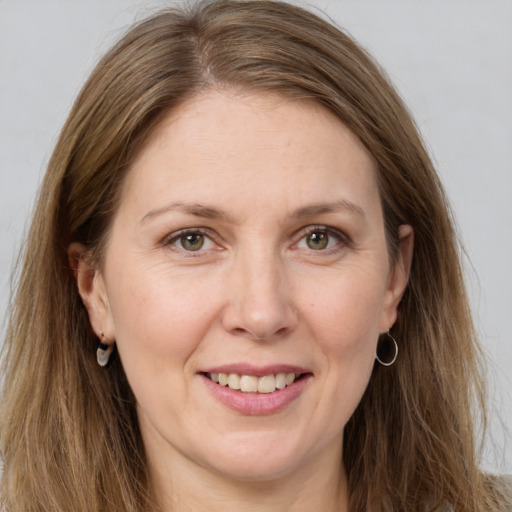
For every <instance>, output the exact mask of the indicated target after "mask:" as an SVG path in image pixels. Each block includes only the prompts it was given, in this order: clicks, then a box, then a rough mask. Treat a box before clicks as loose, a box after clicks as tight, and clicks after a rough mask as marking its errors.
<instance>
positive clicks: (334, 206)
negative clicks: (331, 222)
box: [292, 199, 365, 220]
mask: <svg viewBox="0 0 512 512" xmlns="http://www.w3.org/2000/svg"><path fill="white" fill-rule="evenodd" d="M341 211H348V212H350V213H354V214H356V215H357V216H358V217H362V218H363V219H364V218H365V214H364V210H363V209H362V208H361V207H360V206H358V205H357V204H355V203H353V202H351V201H347V200H346V199H340V200H339V201H335V202H333V203H317V204H311V205H308V206H303V207H302V208H299V209H298V210H296V211H295V212H294V213H293V215H292V217H293V218H294V219H297V220H300V219H303V218H305V217H311V216H313V215H320V214H323V213H338V212H341Z"/></svg>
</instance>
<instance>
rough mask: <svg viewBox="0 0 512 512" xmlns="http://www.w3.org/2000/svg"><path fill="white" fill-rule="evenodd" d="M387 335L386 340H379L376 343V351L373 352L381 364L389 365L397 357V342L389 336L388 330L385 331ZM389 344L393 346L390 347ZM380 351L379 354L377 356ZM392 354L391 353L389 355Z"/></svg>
mask: <svg viewBox="0 0 512 512" xmlns="http://www.w3.org/2000/svg"><path fill="white" fill-rule="evenodd" d="M385 334H386V336H387V340H386V342H385V343H384V342H379V344H378V345H377V352H376V353H375V359H376V360H377V361H378V362H379V363H380V364H381V365H382V366H391V365H392V364H393V363H394V362H395V361H396V358H397V357H398V343H397V342H396V340H395V338H393V336H391V334H390V333H389V331H388V332H386V333H385ZM391 341H392V342H393V344H391ZM391 346H392V347H393V348H391ZM379 352H380V356H379ZM391 354H393V355H391Z"/></svg>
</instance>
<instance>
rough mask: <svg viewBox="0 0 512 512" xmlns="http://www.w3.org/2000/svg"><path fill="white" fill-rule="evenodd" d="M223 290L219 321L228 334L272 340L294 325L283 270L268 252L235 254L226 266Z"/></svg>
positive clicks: (278, 260)
mask: <svg viewBox="0 0 512 512" xmlns="http://www.w3.org/2000/svg"><path fill="white" fill-rule="evenodd" d="M227 293H228V297H227V300H226V307H225V308H224V311H223V317H222V322H223V326H224V329H226V331H228V332H230V333H231V334H234V335H238V336H245V337H248V338H251V339H255V340H267V341H273V340H276V339H280V338H282V337H284V336H286V335H288V334H289V333H291V332H292V331H293V330H294V329H295V327H296V325H297V321H298V316H297V310H296V308H295V307H294V304H293V292H292V288H291V286H290V284H289V282H288V279H287V273H286V271H285V269H284V268H283V264H282V262H281V261H280V258H279V257H278V256H277V255H275V254H272V253H271V251H268V253H264V254H262V253H260V254H250V255H249V254H246V255H243V254H239V255H238V256H237V257H236V258H235V262H234V264H233V266H232V268H231V269H230V274H229V286H228V287H227Z"/></svg>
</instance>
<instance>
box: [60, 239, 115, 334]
mask: <svg viewBox="0 0 512 512" xmlns="http://www.w3.org/2000/svg"><path fill="white" fill-rule="evenodd" d="M67 252H68V261H69V264H70V267H71V270H72V272H73V275H74V277H75V281H76V285H77V289H78V293H79V295H80V298H81V299H82V302H83V304H84V306H85V309H86V310H87V313H88V315H89V322H90V324H91V327H92V329H93V331H94V332H95V333H96V336H97V337H98V338H100V333H102V334H103V333H104V335H103V337H104V338H107V339H115V333H114V328H113V322H112V315H111V312H110V305H109V301H108V296H107V292H106V289H105V283H104V280H103V277H102V275H101V273H100V271H99V270H98V269H97V268H95V266H94V264H93V263H92V261H91V254H90V251H89V250H88V249H87V248H86V247H85V246H84V245H83V244H81V243H79V242H73V243H72V244H70V245H69V247H68V251H67Z"/></svg>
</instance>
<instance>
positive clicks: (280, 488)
mask: <svg viewBox="0 0 512 512" xmlns="http://www.w3.org/2000/svg"><path fill="white" fill-rule="evenodd" d="M331 453H332V450H331ZM339 453H340V454H341V452H339ZM149 462H150V467H151V468H152V471H151V479H152V483H153V489H154V494H155V497H156V500H157V503H159V504H160V507H159V510H160V511H162V512H189V511H190V512H192V511H194V512H218V511H219V512H220V511H222V512H231V511H240V510H243V511H244V512H270V511H271V512H305V511H311V510H322V511H324V512H347V510H348V493H347V479H346V474H345V471H344V469H343V467H342V464H341V461H340V457H339V456H336V457H333V456H330V453H326V456H325V457H324V456H322V457H316V458H314V460H311V463H309V464H303V465H302V466H301V467H300V468H298V469H297V470H296V471H294V472H293V473H292V474H288V475H286V476H282V477H280V478H275V479H273V480H258V481H245V480H237V479H233V478H231V477H230V476H226V475H223V474H219V473H216V472H213V471H211V470H210V469H208V468H204V467H200V466H197V465H195V464H194V463H193V462H191V461H189V460H187V459H186V458H184V457H182V456H181V455H180V454H176V458H174V461H173V464H172V465H171V466H169V467H166V468H165V470H163V471H162V469H163V468H157V467H155V466H153V465H152V464H151V461H149Z"/></svg>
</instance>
